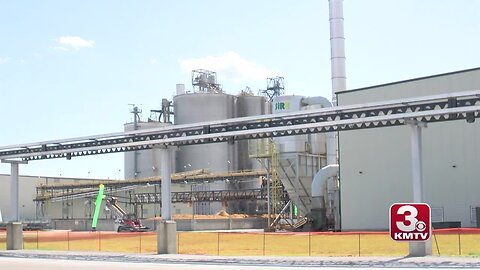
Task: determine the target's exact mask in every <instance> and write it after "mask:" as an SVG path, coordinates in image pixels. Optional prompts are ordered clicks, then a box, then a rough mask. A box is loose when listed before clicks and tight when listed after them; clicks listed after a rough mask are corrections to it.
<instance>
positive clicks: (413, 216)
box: [396, 205, 418, 232]
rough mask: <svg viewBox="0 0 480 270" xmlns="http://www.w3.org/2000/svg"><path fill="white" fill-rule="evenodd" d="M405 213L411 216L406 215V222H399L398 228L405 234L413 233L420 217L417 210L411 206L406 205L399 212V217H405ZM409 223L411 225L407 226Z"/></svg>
mask: <svg viewBox="0 0 480 270" xmlns="http://www.w3.org/2000/svg"><path fill="white" fill-rule="evenodd" d="M405 212H410V214H409V215H405V221H397V222H396V223H397V228H398V229H400V230H402V231H404V232H411V231H414V230H415V225H416V224H417V222H418V219H417V218H416V217H417V215H418V211H417V208H415V207H413V206H411V205H404V206H402V207H400V208H398V210H397V214H398V215H403V214H405ZM407 221H409V222H410V224H409V225H406V224H405V223H406V222H407Z"/></svg>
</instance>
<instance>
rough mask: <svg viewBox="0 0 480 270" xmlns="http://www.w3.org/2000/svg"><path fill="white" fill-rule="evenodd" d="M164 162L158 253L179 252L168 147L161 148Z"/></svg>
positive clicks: (170, 158)
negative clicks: (173, 210) (173, 214)
mask: <svg viewBox="0 0 480 270" xmlns="http://www.w3.org/2000/svg"><path fill="white" fill-rule="evenodd" d="M160 155H161V162H162V164H161V165H162V189H161V193H162V220H161V221H160V222H159V223H158V224H157V253H158V254H176V253H177V223H175V221H173V220H172V193H171V185H172V179H171V173H172V172H171V168H172V154H171V151H170V149H168V147H165V148H162V149H160Z"/></svg>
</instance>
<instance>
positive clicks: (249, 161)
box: [236, 95, 269, 170]
mask: <svg viewBox="0 0 480 270" xmlns="http://www.w3.org/2000/svg"><path fill="white" fill-rule="evenodd" d="M266 102H267V99H266V98H265V97H263V96H247V95H244V96H238V97H237V104H236V107H237V115H236V117H247V116H255V115H263V114H267V113H269V112H268V111H269V110H268V108H267V106H265V104H266ZM236 143H237V147H238V148H237V153H238V169H239V170H260V169H262V166H261V164H260V163H259V162H258V161H257V160H256V159H254V158H250V157H249V153H248V144H249V141H247V140H241V141H237V142H236Z"/></svg>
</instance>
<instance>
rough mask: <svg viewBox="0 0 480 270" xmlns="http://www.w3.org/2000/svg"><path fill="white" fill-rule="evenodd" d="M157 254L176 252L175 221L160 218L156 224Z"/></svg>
mask: <svg viewBox="0 0 480 270" xmlns="http://www.w3.org/2000/svg"><path fill="white" fill-rule="evenodd" d="M157 254H177V223H176V222H175V221H173V220H160V222H159V223H158V224H157Z"/></svg>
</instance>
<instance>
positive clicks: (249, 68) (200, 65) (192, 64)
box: [180, 51, 279, 82]
mask: <svg viewBox="0 0 480 270" xmlns="http://www.w3.org/2000/svg"><path fill="white" fill-rule="evenodd" d="M180 65H181V67H182V69H184V70H185V71H187V72H190V71H192V70H194V69H208V70H212V71H216V72H217V73H218V75H219V76H220V77H224V78H225V79H227V80H232V81H234V82H248V81H251V80H258V79H265V78H268V77H272V76H278V75H279V72H278V71H275V70H270V69H267V68H266V67H264V66H262V65H260V64H258V63H255V62H253V61H249V60H246V59H243V58H242V57H240V55H238V54H237V53H236V52H233V51H229V52H226V53H224V54H223V55H220V56H205V57H200V58H187V59H183V60H182V61H181V63H180Z"/></svg>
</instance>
